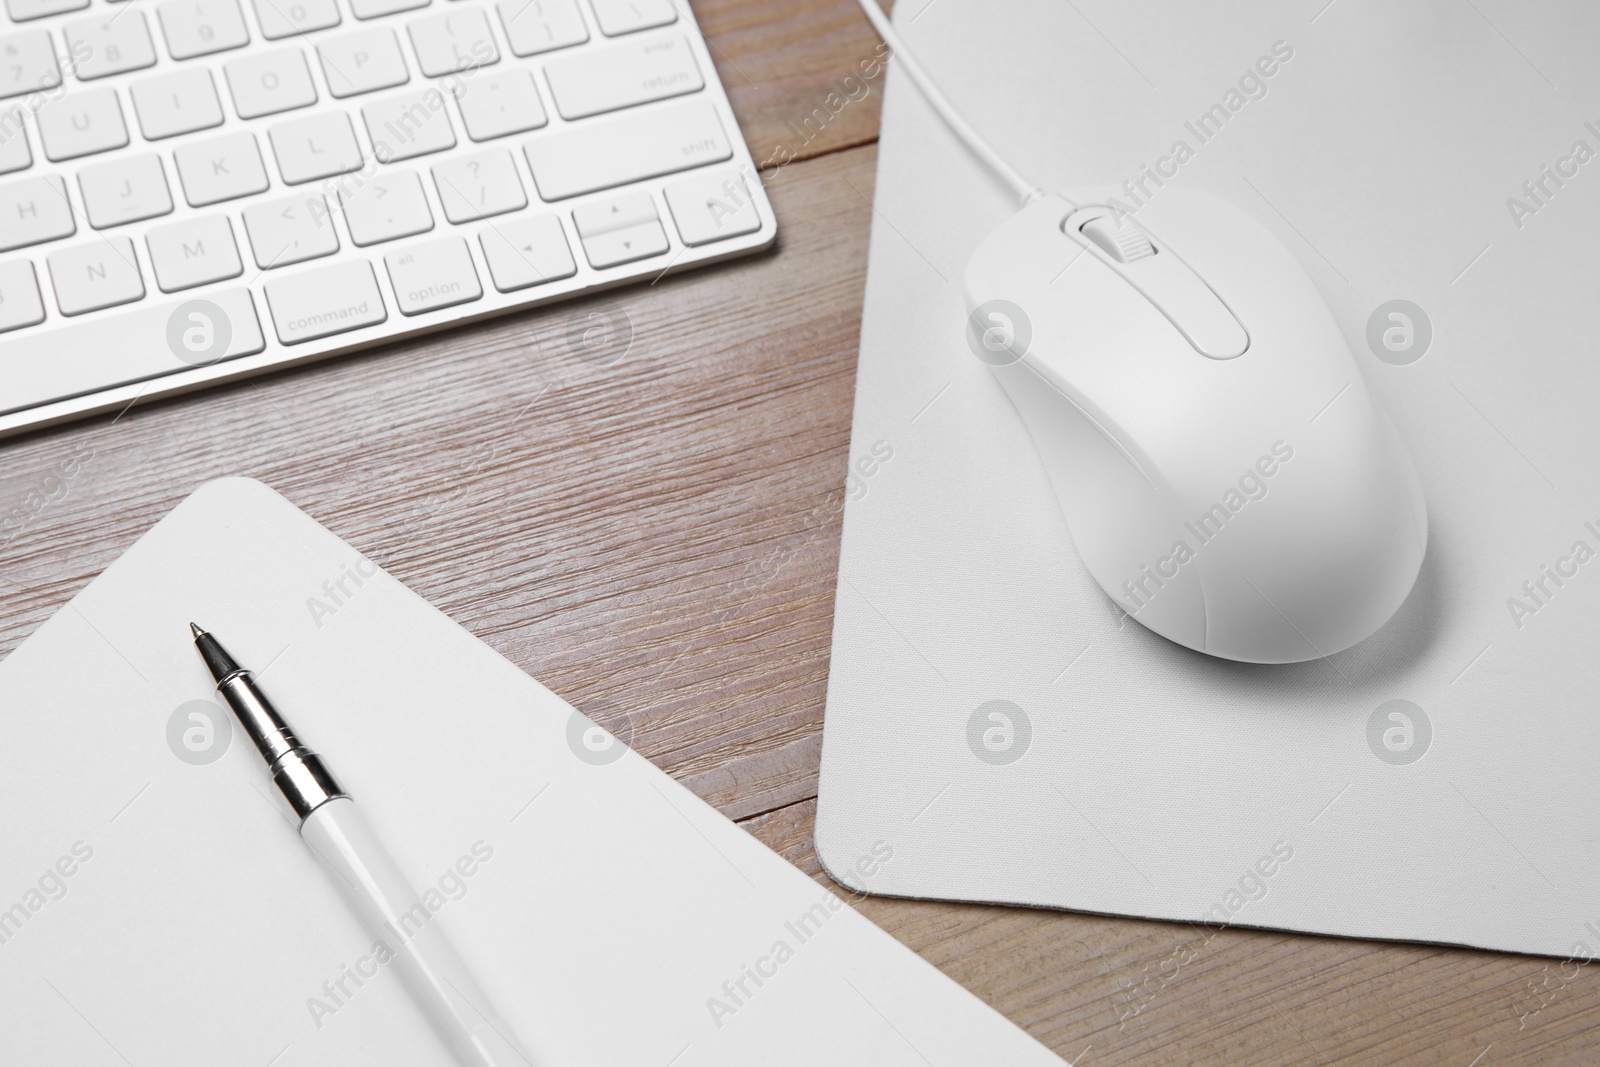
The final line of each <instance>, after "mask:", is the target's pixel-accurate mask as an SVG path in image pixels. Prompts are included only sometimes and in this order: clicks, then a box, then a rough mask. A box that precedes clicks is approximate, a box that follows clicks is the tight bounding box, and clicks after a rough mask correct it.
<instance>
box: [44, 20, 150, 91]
mask: <svg viewBox="0 0 1600 1067" xmlns="http://www.w3.org/2000/svg"><path fill="white" fill-rule="evenodd" d="M124 16H127V17H124ZM62 31H63V32H64V33H65V34H66V38H67V53H68V54H69V55H72V56H75V57H77V60H78V66H77V75H78V78H79V80H81V81H93V80H94V79H95V78H104V77H106V76H108V75H111V74H121V73H122V72H123V71H128V70H138V69H140V68H141V67H148V66H150V65H151V64H153V63H154V62H155V61H156V46H155V45H154V44H152V43H150V27H149V26H147V25H146V24H145V21H144V12H142V11H132V12H130V11H127V10H122V11H117V12H115V13H114V14H112V15H110V16H108V17H106V18H101V17H100V16H98V15H96V16H94V17H93V18H86V19H74V20H73V21H71V22H69V23H67V24H66V25H65V26H63V27H62Z"/></svg>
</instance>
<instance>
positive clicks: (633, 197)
mask: <svg viewBox="0 0 1600 1067" xmlns="http://www.w3.org/2000/svg"><path fill="white" fill-rule="evenodd" d="M659 218H660V216H659V215H657V214H656V202H655V201H654V200H652V199H651V198H650V194H649V193H628V194H626V195H624V196H617V197H612V198H611V199H609V200H597V201H595V202H594V203H592V204H585V205H583V206H582V207H577V208H573V209H572V223H573V225H574V226H576V227H577V228H578V238H579V239H580V240H588V239H589V238H590V237H599V236H600V235H601V234H603V233H611V232H613V231H615V230H626V229H628V228H630V227H633V226H641V225H643V224H644V223H647V222H655V221H656V220H657V219H659Z"/></svg>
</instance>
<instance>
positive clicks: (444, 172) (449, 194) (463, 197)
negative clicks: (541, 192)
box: [433, 148, 528, 223]
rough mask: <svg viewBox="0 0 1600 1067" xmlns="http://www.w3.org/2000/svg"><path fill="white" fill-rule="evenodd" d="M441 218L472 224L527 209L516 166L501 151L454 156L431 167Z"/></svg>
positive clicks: (526, 195) (506, 153)
mask: <svg viewBox="0 0 1600 1067" xmlns="http://www.w3.org/2000/svg"><path fill="white" fill-rule="evenodd" d="M433 184H434V186H435V187H436V188H437V189H438V190H439V203H440V204H442V205H443V206H444V217H445V218H447V219H449V220H450V221H451V222H458V223H459V222H476V221H478V220H479V219H486V218H489V217H490V216H492V215H503V214H505V213H506V212H507V211H520V210H522V209H523V208H525V207H527V206H528V194H527V193H525V192H523V191H522V182H521V180H520V179H519V178H518V177H517V164H516V163H515V161H513V160H512V158H511V153H510V152H507V151H505V150H504V149H498V148H497V149H491V150H489V151H487V152H475V153H473V154H472V155H469V156H457V157H455V158H454V159H447V160H445V161H444V162H442V163H435V164H434V165H433Z"/></svg>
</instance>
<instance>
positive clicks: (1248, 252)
mask: <svg viewBox="0 0 1600 1067" xmlns="http://www.w3.org/2000/svg"><path fill="white" fill-rule="evenodd" d="M1111 192H1112V191H1111V190H1104V191H1096V190H1086V191H1084V192H1082V193H1078V194H1075V195H1072V196H1071V197H1070V198H1067V197H1062V196H1044V197H1041V198H1040V199H1037V200H1035V201H1034V202H1033V203H1031V204H1029V205H1028V206H1026V207H1025V208H1023V210H1022V211H1021V212H1019V213H1018V214H1016V215H1014V216H1013V217H1012V218H1010V219H1009V220H1007V221H1006V222H1005V223H1003V224H1002V225H1001V226H1000V228H999V229H997V230H996V231H995V232H994V233H993V234H991V235H990V236H989V237H988V239H987V240H985V241H984V242H983V244H982V245H981V246H980V247H979V248H978V250H977V251H976V252H975V253H973V256H972V259H971V260H970V261H969V262H968V264H967V272H966V296H967V304H968V310H969V312H970V313H972V314H973V318H972V326H973V328H974V329H976V330H980V331H981V335H980V338H979V340H980V343H983V342H987V344H988V346H989V347H988V350H989V351H991V352H995V356H994V357H992V358H991V359H990V360H989V363H990V366H991V369H992V370H993V371H994V373H995V375H996V377H998V378H999V379H1000V383H1001V384H1002V385H1003V386H1004V387H1005V390H1006V393H1007V394H1008V395H1009V396H1010V398H1011V401H1012V403H1013V404H1014V405H1015V406H1016V409H1017V411H1018V413H1019V414H1020V415H1021V416H1022V420H1023V422H1024V423H1026V425H1027V428H1028V432H1029V434H1030V435H1031V436H1032V438H1033V442H1034V445H1035V447H1037V448H1038V450H1039V456H1040V458H1041V459H1042V460H1043V461H1044V466H1045V470H1046V471H1047V472H1048V474H1049V477H1050V484H1051V486H1052V487H1053V488H1054V490H1055V494H1056V499H1057V500H1058V501H1059V503H1060V505H1061V510H1062V513H1063V514H1064V515H1065V516H1066V520H1067V526H1068V528H1069V529H1070V530H1071V532H1072V540H1073V543H1074V544H1075V545H1076V547H1077V549H1078V553H1079V555H1080V556H1081V557H1082V558H1083V562H1084V564H1085V565H1086V566H1087V567H1088V569H1089V573H1091V574H1092V575H1094V578H1095V580H1096V581H1097V582H1098V583H1099V584H1100V587H1101V588H1102V589H1104V590H1105V592H1106V594H1107V595H1109V596H1110V597H1111V598H1112V599H1113V600H1114V601H1116V602H1117V604H1118V605H1120V606H1121V607H1122V609H1123V610H1124V611H1126V612H1127V613H1128V614H1129V615H1131V616H1133V618H1134V619H1136V620H1138V621H1139V622H1140V623H1142V624H1144V625H1145V626H1147V627H1149V628H1150V629H1152V630H1154V631H1155V632H1156V633H1158V634H1160V635H1162V636H1163V637H1166V638H1168V639H1170V640H1173V641H1176V642H1178V643H1179V644H1181V645H1186V646H1188V647H1189V648H1192V649H1195V650H1196V651H1199V652H1205V653H1208V654H1210V655H1213V656H1222V657H1225V658H1227V659H1233V660H1244V661H1247V662H1251V663H1292V662H1296V661H1299V660H1308V659H1316V658H1318V657H1321V656H1329V655H1332V654H1333V653H1335V652H1341V651H1343V650H1344V649H1346V648H1349V647H1350V646H1351V645H1353V644H1355V643H1356V642H1357V641H1360V640H1361V639H1362V638H1365V637H1367V636H1369V635H1370V634H1372V633H1373V632H1374V631H1376V630H1377V629H1378V628H1379V627H1380V626H1382V625H1383V624H1384V623H1385V622H1387V621H1388V620H1389V618H1390V617H1391V616H1392V615H1393V614H1394V613H1395V611H1396V610H1397V609H1398V608H1399V607H1400V604H1401V602H1402V601H1404V600H1405V598H1406V595H1407V594H1408V593H1409V592H1410V591H1411V587H1412V585H1413V584H1414V582H1415V581H1416V577H1417V572H1418V570H1419V569H1420V568H1421V565H1422V557H1423V553H1424V551H1425V549H1426V547H1427V539H1428V519H1427V511H1426V508H1425V506H1424V504H1423V496H1422V487H1421V484H1420V483H1419V481H1418V479H1417V475H1416V471H1415V469H1414V468H1413V466H1412V463H1411V458H1410V456H1409V455H1408V454H1407V452H1406V448H1405V445H1404V444H1403V443H1402V442H1401V440H1400V437H1399V434H1398V433H1397V432H1396V431H1395V428H1394V425H1393V424H1392V423H1391V422H1390V421H1389V418H1388V416H1387V415H1386V414H1385V413H1384V411H1383V409H1382V408H1381V407H1380V406H1379V405H1378V402H1377V400H1376V398H1374V397H1373V395H1372V394H1371V392H1370V391H1369V390H1368V389H1367V385H1366V383H1365V382H1364V381H1363V380H1362V376H1361V371H1360V369H1359V368H1358V367H1357V366H1356V361H1355V357H1354V356H1353V355H1352V354H1351V351H1350V347H1349V345H1348V343H1347V342H1346V341H1345V337H1344V334H1343V332H1342V331H1341V330H1340V329H1339V325H1338V323H1337V322H1335V321H1334V317H1333V314H1332V312H1331V311H1330V310H1329V309H1328V306H1327V304H1326V302H1324V300H1323V299H1322V296H1321V294H1320V293H1319V292H1318V291H1317V289H1316V286H1315V285H1313V284H1312V281H1311V279H1310V277H1308V276H1307V274H1306V272H1305V271H1304V270H1303V269H1302V268H1301V266H1300V264H1299V263H1298V262H1297V261H1296V260H1295V258H1294V256H1292V255H1291V254H1290V253H1289V251H1288V250H1287V249H1286V248H1285V247H1284V246H1283V245H1282V244H1281V243H1280V242H1279V241H1278V239H1277V238H1276V237H1274V236H1273V235H1272V233H1271V232H1269V231H1268V230H1267V229H1266V228H1265V227H1264V226H1262V225H1261V224H1260V223H1259V222H1257V221H1255V220H1254V219H1253V218H1251V217H1250V216H1249V215H1246V214H1245V213H1244V212H1243V211H1240V210H1239V209H1238V208H1236V207H1234V206H1232V205H1231V204H1229V203H1227V202H1226V201H1223V200H1219V199H1217V198H1216V197H1212V196H1208V195H1206V194H1203V193H1198V192H1193V191H1189V190H1185V189H1182V188H1177V187H1169V188H1165V189H1163V190H1161V192H1160V193H1159V195H1158V196H1157V197H1155V198H1154V199H1153V200H1152V201H1151V202H1150V203H1149V205H1147V206H1146V207H1145V208H1144V209H1143V210H1142V211H1141V212H1140V214H1139V217H1138V218H1133V217H1131V216H1129V215H1127V214H1126V213H1124V212H1122V211H1121V210H1120V209H1119V210H1113V207H1108V206H1106V205H1107V202H1108V201H1114V197H1113V196H1112V195H1111ZM1158 209H1159V224H1158V223H1157V221H1156V220H1157V217H1158ZM1146 217H1148V218H1149V220H1150V221H1149V222H1148V223H1146V222H1145V219H1146ZM1000 302H1003V303H1000ZM1024 334H1026V335H1027V336H1024Z"/></svg>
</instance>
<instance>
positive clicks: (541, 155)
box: [522, 100, 733, 200]
mask: <svg viewBox="0 0 1600 1067" xmlns="http://www.w3.org/2000/svg"><path fill="white" fill-rule="evenodd" d="M522 151H523V154H524V155H526V156H527V157H528V166H529V167H531V168H532V170H533V180H534V183H535V184H536V185H537V186H538V187H539V195H540V196H541V197H543V198H544V199H545V200H561V199H564V198H566V197H569V196H577V195H578V194H579V193H589V192H594V191H595V190H597V189H609V188H611V187H612V186H616V185H623V184H625V183H627V182H633V181H638V180H640V179H641V178H654V177H656V176H658V175H662V174H673V173H675V172H677V171H680V170H688V169H690V168H691V167H701V166H705V165H706V164H708V163H721V162H723V161H724V160H727V159H730V158H732V156H733V148H732V147H731V146H730V145H729V143H728V137H727V134H725V133H723V130H722V120H721V119H719V118H718V117H717V111H716V108H714V107H712V106H711V104H710V103H709V102H708V101H705V100H692V101H688V102H685V103H678V104H671V105H668V106H666V107H660V108H653V109H651V110H649V111H647V112H643V113H634V114H630V115H625V116H622V117H619V118H612V119H605V120H602V121H600V122H594V123H585V124H583V125H581V126H574V127H571V128H570V129H564V130H561V131H558V132H551V133H547V134H545V135H543V136H541V137H537V138H534V139H532V140H529V141H528V142H526V143H525V144H524V145H523V148H522Z"/></svg>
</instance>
